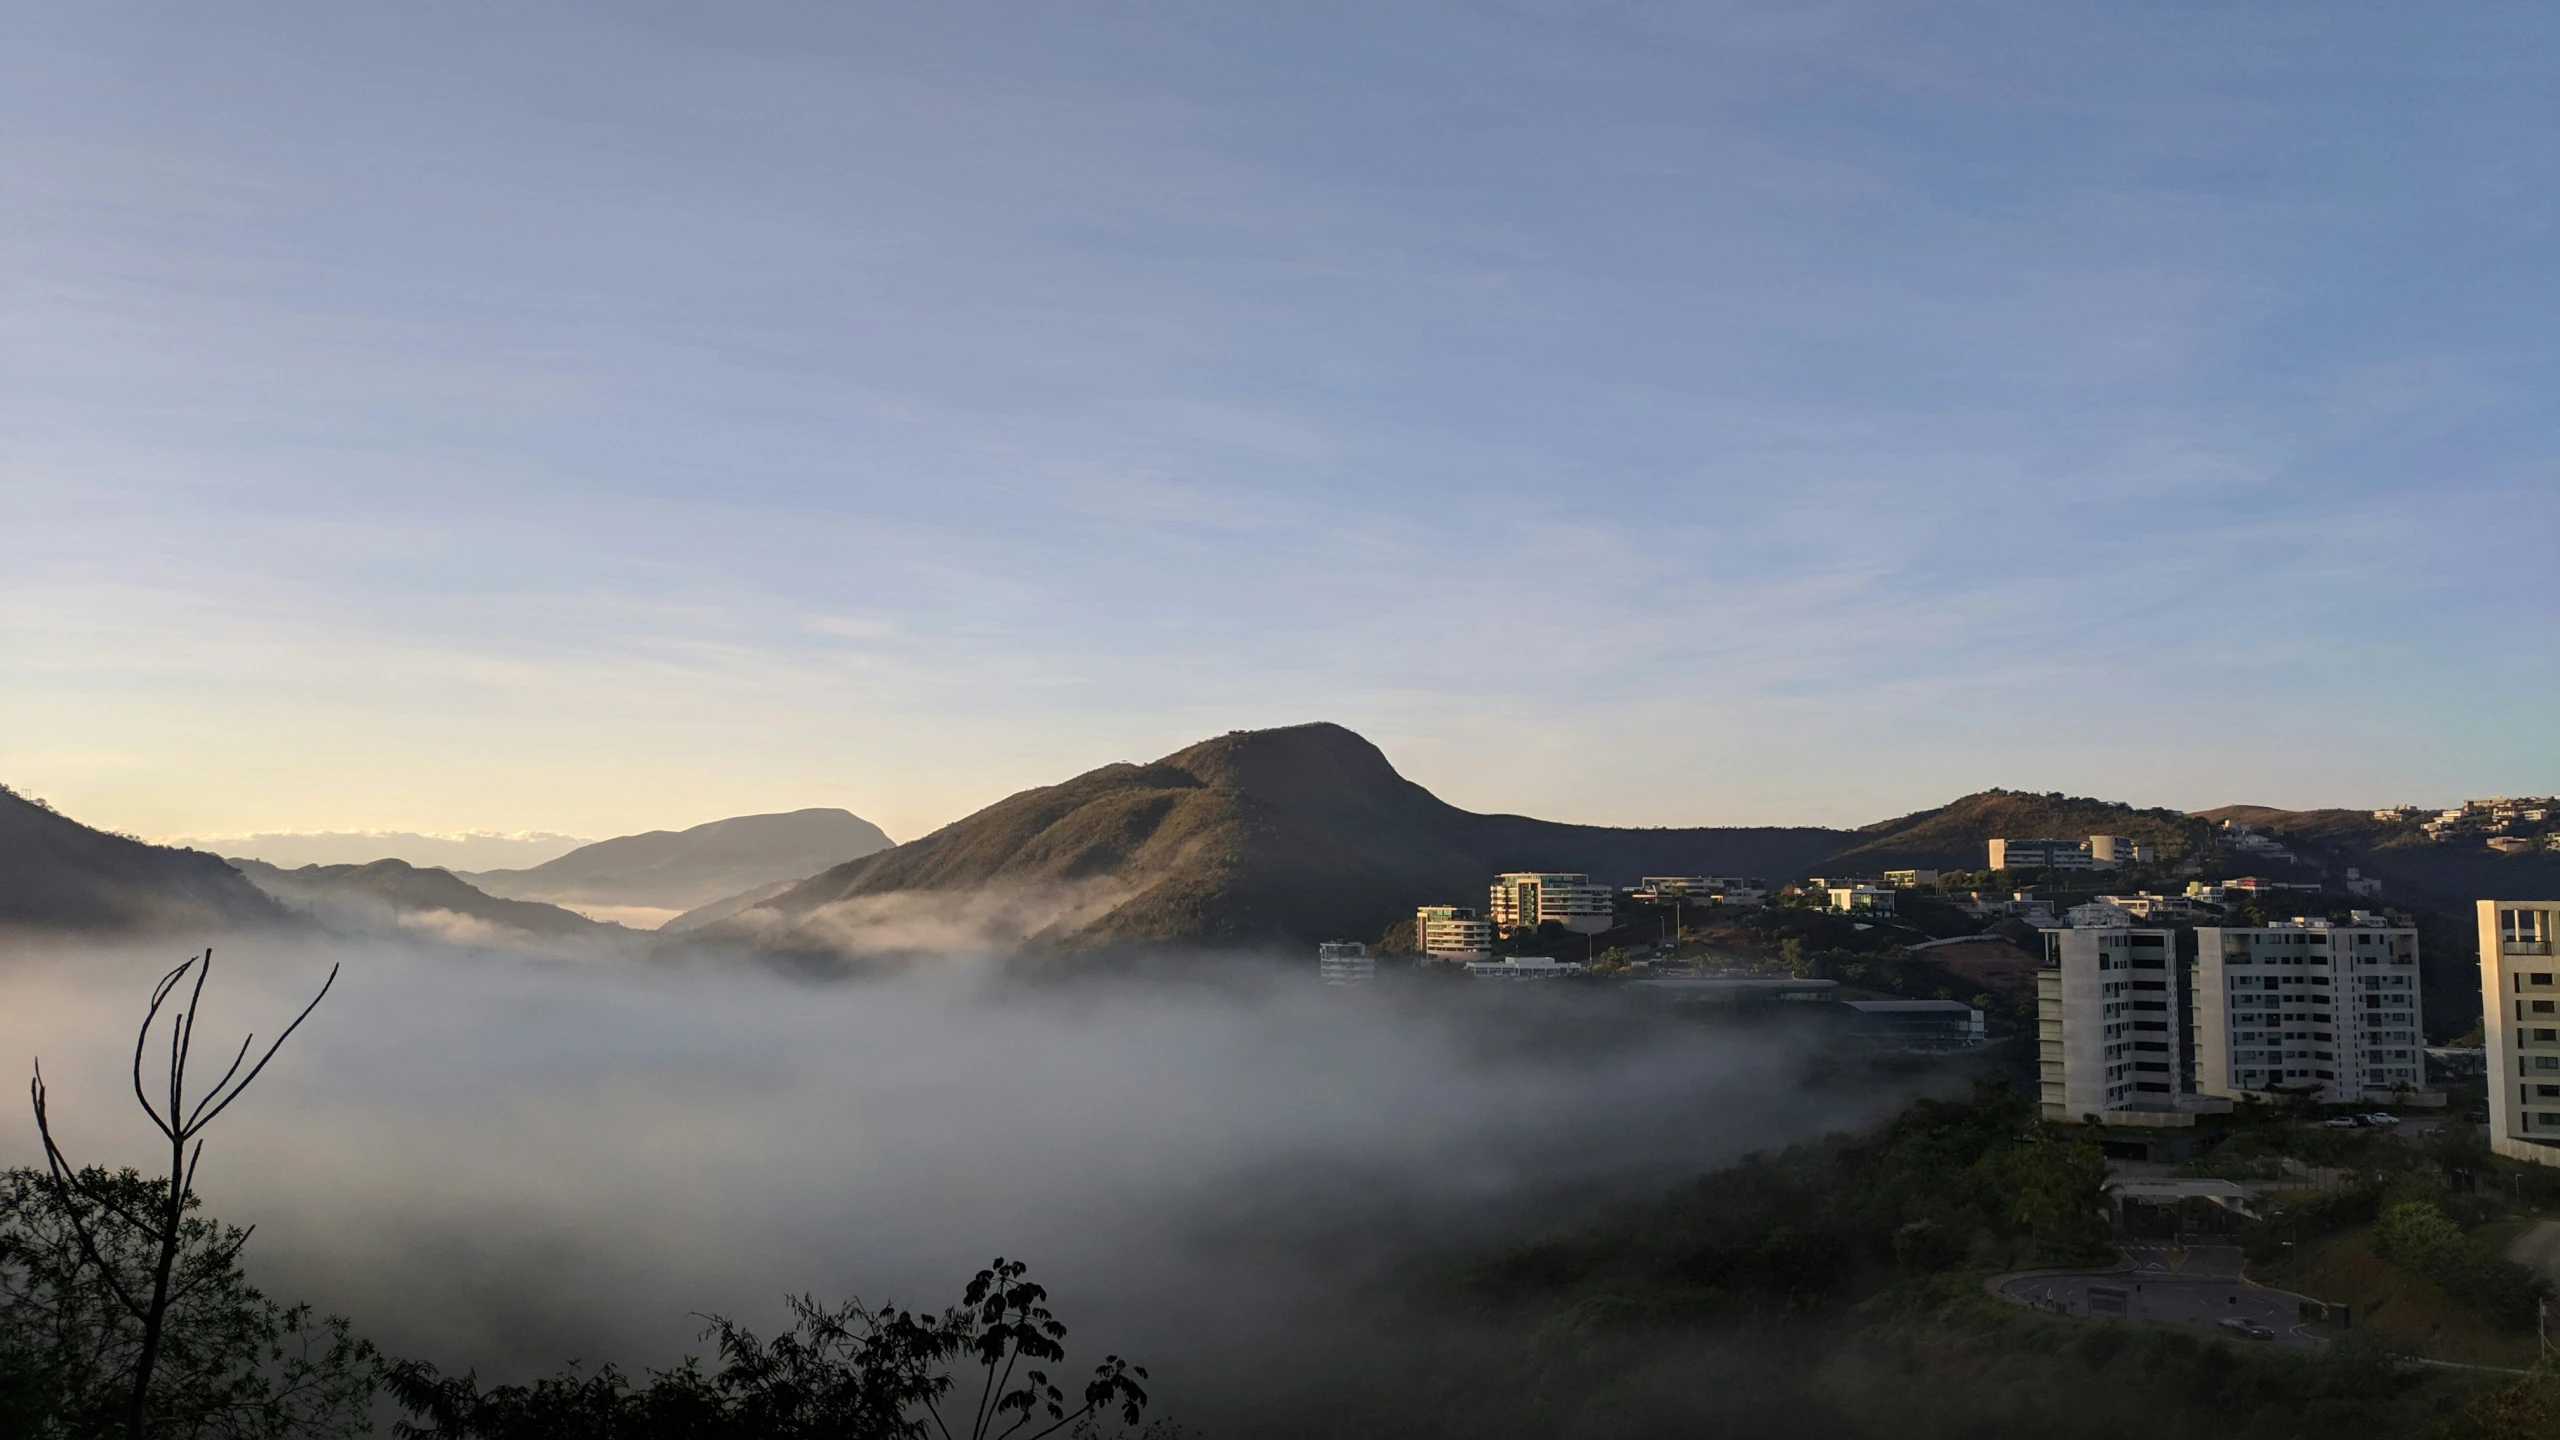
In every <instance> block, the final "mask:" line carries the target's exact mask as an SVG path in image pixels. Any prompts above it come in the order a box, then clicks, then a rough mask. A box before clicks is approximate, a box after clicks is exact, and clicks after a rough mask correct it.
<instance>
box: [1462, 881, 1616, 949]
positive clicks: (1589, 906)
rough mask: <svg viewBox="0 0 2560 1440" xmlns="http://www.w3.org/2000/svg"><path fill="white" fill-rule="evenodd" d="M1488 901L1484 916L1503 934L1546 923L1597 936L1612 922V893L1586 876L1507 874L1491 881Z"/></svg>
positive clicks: (1613, 895)
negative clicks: (1491, 887)
mask: <svg viewBox="0 0 2560 1440" xmlns="http://www.w3.org/2000/svg"><path fill="white" fill-rule="evenodd" d="M1489 898H1490V900H1491V903H1490V904H1488V905H1487V906H1486V907H1485V917H1486V918H1487V919H1489V920H1491V921H1492V922H1493V928H1494V929H1495V930H1496V931H1498V932H1500V933H1502V934H1504V935H1509V934H1512V933H1513V932H1515V931H1519V930H1534V929H1536V928H1537V927H1539V926H1540V925H1545V924H1549V923H1553V924H1557V925H1561V926H1563V927H1564V928H1566V929H1567V930H1571V931H1575V932H1576V933H1579V934H1583V935H1597V934H1599V933H1600V932H1601V931H1603V930H1606V929H1608V928H1609V927H1610V926H1611V925H1612V924H1614V923H1616V921H1615V914H1614V912H1615V909H1616V901H1617V898H1618V897H1617V895H1616V893H1615V892H1613V891H1611V890H1610V888H1609V887H1608V886H1606V885H1594V884H1592V883H1591V877H1590V876H1588V875H1577V874H1565V873H1558V872H1548V871H1536V870H1515V871H1510V872H1508V873H1506V874H1503V875H1501V876H1499V877H1497V878H1496V879H1495V880H1494V882H1493V889H1492V892H1491V895H1490V897H1489Z"/></svg>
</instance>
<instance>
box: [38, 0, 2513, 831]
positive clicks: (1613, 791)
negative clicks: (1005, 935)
mask: <svg viewBox="0 0 2560 1440" xmlns="http://www.w3.org/2000/svg"><path fill="white" fill-rule="evenodd" d="M18 28H19V29H20V31H21V33H22V34H23V35H24V36H25V42H26V43H24V44H23V45H21V46H18V47H15V48H14V50H13V54H12V55H11V57H9V58H8V59H7V60H6V61H0V63H5V64H7V65H8V66H9V67H10V68H9V71H8V73H7V76H6V78H7V79H8V80H9V81H10V82H11V83H10V84H9V85H8V86H7V87H6V88H7V90H8V93H9V94H10V96H11V97H12V98H11V99H10V101H9V102H8V104H7V106H6V108H5V109H0V145H5V147H6V157H7V159H8V160H9V162H10V164H9V167H8V169H9V173H10V175H11V177H12V178H11V180H10V182H9V184H10V186H11V189H12V191H13V192H14V194H13V199H15V200H16V201H18V202H20V203H16V204H13V205H12V206H11V207H10V208H11V210H12V212H13V214H14V215H15V216H17V217H20V218H17V219H14V220H13V221H12V223H11V224H10V225H9V226H7V227H5V233H0V259H5V263H6V265H7V267H8V269H9V271H10V272H11V276H12V280H13V284H12V285H11V286H10V287H9V289H8V290H7V292H6V299H5V300H0V347H5V348H0V362H4V363H5V364H6V367H7V372H6V379H7V381H8V384H7V387H6V392H5V395H6V398H4V399H0V426H4V427H5V430H0V440H5V444H6V450H5V456H6V464H7V485H6V487H5V493H4V494H0V506H5V507H6V510H5V518H6V520H7V522H8V523H7V525H6V526H5V527H0V529H4V530H5V533H0V561H5V562H6V568H5V574H6V577H7V578H6V579H5V580H0V667H6V671H7V673H8V676H9V678H10V680H11V681H12V683H11V684H9V685H7V686H5V687H0V767H5V769H6V773H7V774H8V775H9V776H10V777H13V778H15V779H21V780H25V781H27V782H29V783H30V784H31V786H32V788H35V789H37V790H38V791H40V792H42V793H48V794H50V795H52V796H53V797H54V798H55V799H56V800H57V802H58V803H64V804H66V805H68V806H69V807H71V808H73V810H74V813H87V814H92V815H94V816H96V818H98V819H99V820H101V821H102V822H104V823H110V824H116V825H119V826H122V827H124V828H133V829H140V830H144V831H147V832H151V833H195V834H206V833H241V832H246V831H253V830H301V829H308V830H339V829H371V828H378V827H382V826H397V827H402V828H409V829H416V830H422V831H435V832H453V831H464V830H474V829H518V828H522V829H547V830H557V831H563V832H574V833H580V834H608V833H616V832H620V831H629V830H636V829H644V828H651V827H653V826H657V825H661V824H665V823H670V818H669V817H670V816H671V815H673V816H677V817H684V816H697V817H698V816H704V815H711V814H719V813H733V812H739V811H746V810H756V809H777V808H790V807H793V806H797V805H804V804H820V803H826V804H844V805H847V806H848V807H849V808H852V809H854V810H856V811H857V812H858V813H862V814H864V815H866V816H868V817H869V818H872V819H874V820H875V821H878V822H879V823H882V824H884V825H887V826H888V827H889V828H891V829H892V830H893V831H895V832H897V833H903V834H914V833H922V832H923V831H925V830H929V829H931V828H932V827H933V826H934V825H936V824H939V823H941V822H943V821H946V820H948V819H950V818H952V817H953V816H954V815H956V814H958V813H961V812H963V811H965V810H966V809H968V808H970V807H971V806H973V805H975V804H980V803H984V802H985V801H987V800H990V799H993V798H995V797H997V796H999V795H1001V794H1003V793H1006V792H1007V791H1009V790H1012V789H1016V788H1020V787H1021V786H1023V785H1028V784H1036V783H1042V782H1045V781H1049V780H1054V779H1056V778H1058V777H1059V776H1060V775H1061V774H1063V773H1067V772H1070V771H1072V770H1074V769H1078V768H1082V767H1084V766H1088V765H1091V764H1096V763H1101V762H1103V761H1106V760H1112V759H1125V758H1144V757H1146V756H1149V755H1153V754H1157V753H1162V752H1163V751H1166V750H1170V749H1172V748H1174V747H1175V746H1177V745H1179V744H1181V743H1183V742H1185V741H1187V740H1189V739H1192V738H1196V737H1197V736H1198V735H1199V734H1202V733H1208V732H1214V731H1217V730H1223V729H1227V728H1233V727H1235V726H1239V725H1251V724H1263V723H1276V722H1283V721H1294V720H1302V719H1309V718H1318V717H1323V718H1333V719H1339V720H1342V721H1344V722H1345V723H1349V724H1352V725H1354V726H1355V727H1357V728H1359V729H1361V730H1363V731H1364V732H1365V733H1368V734H1370V735H1372V736H1373V738H1376V739H1378V740H1380V741H1381V743H1383V744H1385V745H1386V746H1387V748H1388V750H1389V752H1390V754H1391V755H1392V756H1394V757H1395V758H1397V759H1398V760H1399V762H1400V763H1403V764H1405V765H1406V767H1407V768H1408V770H1409V771H1411V773H1413V774H1414V775H1415V777H1416V778H1418V779H1421V780H1423V781H1424V782H1425V783H1427V784H1431V785H1432V786H1433V787H1434V788H1436V789H1439V790H1441V791H1442V792H1443V793H1444V794H1447V795H1449V796H1450V797H1451V798H1453V799H1455V800H1458V801H1459V802H1461V803H1465V804H1470V805H1474V806H1477V807H1479V808H1489V809H1490V808H1499V809H1507V810H1525V811H1530V812H1533V813H1545V814H1552V815H1556V816H1559V817H1562V818H1572V819H1583V820H1597V821H1618V822H1625V823H1673V822H1681V821H1692V822H1694V821H1700V820H1707V821H1784V820H1798V819H1813V818H1827V819H1870V818H1874V817H1876V816H1878V815H1883V814H1890V813H1896V812H1899V811H1902V810H1907V809H1910V808H1915V807H1916V806H1919V805H1922V804H1926V803H1930V802H1932V801H1935V800H1939V799H1943V798H1945V797H1946V796H1947V795H1949V794H1952V793H1956V792H1958V791H1960V790H1962V789H1966V788H1971V787H1973V786H1975V785H1978V784H1991V783H2006V784H2018V785H2032V786H2035V787H2036V788H2068V789H2073V790H2078V791H2095V792H2099V793H2107V794H2115V795H2122V796H2124V797H2125V798H2130V799H2134V800H2138V801H2143V802H2146V803H2171V804H2193V805H2203V804H2210V803H2219V802H2223V801H2227V800H2230V799H2234V798H2249V799H2254V800H2261V801H2270V802H2277V803H2302V804H2311V803H2332V802H2334V803H2364V802H2366V801H2375V802H2379V801H2383V800H2392V799H2399V798H2445V797H2447V796H2450V795H2453V794H2455V793H2457V792H2461V791H2467V790H2499V789H2504V790H2532V789H2548V788H2554V787H2555V786H2560V773H2555V772H2554V770H2553V766H2554V765H2555V764H2560V757H2555V756H2554V755H2553V753H2552V751H2551V747H2550V746H2549V745H2548V743H2547V739H2546V738H2545V737H2543V736H2541V735H2539V734H2538V733H2537V732H2536V729H2535V727H2534V725H2533V724H2532V723H2530V720H2529V718H2528V717H2530V715H2532V714H2533V713H2534V712H2535V711H2536V709H2537V708H2540V709H2545V710H2547V705H2539V704H2538V701H2547V700H2548V699H2549V698H2551V697H2550V694H2549V686H2550V682H2549V681H2548V680H2547V679H2536V678H2531V677H2527V678H2526V679H2525V680H2524V681H2523V682H2522V683H2523V685H2524V686H2525V688H2526V690H2528V691H2530V692H2531V693H2530V694H2524V695H2518V696H2517V699H2518V701H2519V703H2518V704H2517V705H2516V707H2515V708H2514V710H2513V711H2512V712H2501V711H2497V710H2494V709H2486V710H2484V709H2483V708H2481V707H2478V706H2475V705H2471V704H2469V703H2467V702H2466V701H2464V700H2463V698H2462V696H2463V694H2464V685H2465V681H2466V679H2467V677H2468V676H2470V675H2472V674H2474V673H2476V672H2477V671H2478V670H2479V669H2480V668H2481V667H2483V666H2484V665H2487V664H2490V663H2492V662H2493V657H2495V656H2497V655H2499V654H2503V653H2510V652H2512V651H2513V650H2514V649H2515V648H2516V647H2517V646H2519V645H2526V644H2530V643H2532V642H2533V638H2534V627H2535V625H2536V624H2537V614H2539V615H2540V616H2547V614H2548V607H2547V606H2537V605H2535V604H2533V603H2530V602H2527V603H2525V604H2522V605H2519V604H2518V603H2517V602H2516V598H2515V596H2514V595H2513V594H2512V593H2510V590H2509V587H2505V586H2502V585H2500V584H2499V583H2497V582H2496V579H2495V577H2496V576H2497V575H2498V574H2500V573H2502V572H2503V571H2504V570H2505V569H2506V567H2509V566H2512V565H2517V564H2527V565H2529V564H2530V562H2531V557H2532V555H2533V553H2534V543H2533V537H2534V536H2537V535H2539V536H2543V537H2547V536H2548V535H2549V534H2551V533H2552V532H2553V531H2554V529H2555V528H2560V525H2556V524H2555V522H2560V500H2556V499H2555V498H2554V497H2555V496H2560V485H2554V484H2553V483H2552V481H2553V479H2554V478H2555V477H2554V476H2553V474H2552V465H2551V462H2550V461H2549V460H2548V459H2547V458H2546V457H2547V456H2548V454H2549V453H2550V450H2551V446H2550V443H2549V442H2550V439H2551V434H2550V431H2551V425H2552V421H2551V419H2550V417H2549V415H2548V413H2547V406H2545V405H2543V404H2541V403H2540V402H2539V400H2538V397H2540V396H2543V395H2547V394H2548V393H2550V391H2551V389H2552V385H2551V381H2552V380H2553V379H2554V377H2553V376H2552V374H2551V360H2550V357H2549V352H2548V347H2547V345H2545V344H2543V343H2542V341H2541V340H2540V338H2539V336H2538V334H2537V333H2536V331H2535V327H2534V326H2533V324H2532V323H2531V321H2530V318H2529V317H2531V316H2533V315H2535V314H2537V313H2539V312H2541V311H2544V310H2547V308H2548V302H2549V301H2550V300H2551V299H2552V298H2553V297H2552V288H2553V284H2552V280H2551V277H2550V273H2549V268H2548V266H2547V263H2545V261H2544V260H2543V258H2542V257H2544V256H2546V255H2547V254H2548V248H2549V247H2548V242H2549V240H2550V239H2551V238H2552V235H2551V232H2552V230H2553V228H2554V227H2553V209H2552V206H2551V204H2550V202H2549V201H2548V200H2547V199H2545V198H2543V197H2545V196H2547V195H2548V194H2550V193H2553V187H2552V185H2551V184H2550V182H2551V181H2552V180H2553V179H2554V178H2560V177H2555V175H2554V173H2553V172H2554V171H2555V169H2560V160H2555V156H2554V154H2553V152H2552V150H2551V148H2550V147H2548V146H2543V145H2539V144H2536V143H2532V142H2531V141H2530V140H2529V139H2527V138H2525V137H2532V136H2538V135H2543V134H2548V133H2551V130H2552V123H2551V122H2552V121H2553V120H2555V119H2560V116H2555V115H2554V114H2553V113H2552V112H2553V111H2554V109H2555V108H2560V102H2556V101H2555V100H2554V99H2553V98H2552V96H2551V94H2550V92H2549V90H2548V88H2547V86H2545V85H2543V84H2541V83H2540V80H2539V78H2538V77H2540V76H2543V75H2547V73H2548V65H2547V64H2546V63H2543V62H2548V61H2549V60H2551V59H2553V58H2555V55H2554V52H2555V50H2560V22H2555V21H2554V20H2553V19H2552V18H2551V17H2550V16H2549V15H2548V14H2547V13H2543V12H2536V11H2533V10H2529V9H2525V8H2503V7H2487V8H2484V9H2482V10H2479V11H2474V12H2467V13H2466V14H2464V15H2462V16H2456V17H2447V16H2441V15H2436V16H2415V15H2411V14H2408V13H2405V12H2401V11H2398V10H2395V9H2392V8H2390V7H2382V6H2349V7H2320V8H2319V9H2318V10H2317V11H2316V12H2315V11H2313V10H2310V9H2304V8H2298V7H2297V8H2287V7H2259V8H2253V9H2252V10H2251V11H2250V12H2248V13H2246V14H2235V13H2227V12H2223V11H2218V10H2206V9H2197V8H2189V9H2180V8H2176V7H2169V8H2162V9H2155V10H2149V11H2144V12H2140V13H2133V12H2122V13H2112V14H2105V15H2092V14H2064V13H2059V12H2052V11H2049V10H2045V9H2043V8H2041V7H2015V6H2003V5H1981V6H1970V7H1964V8H1963V10H1962V11H1961V12H1960V13H1955V12H1922V11H1913V10H1908V9H1904V8H1900V7H1894V6H1887V5H1833V6H1818V7H1800V6H1789V7H1749V6H1743V7H1724V8H1720V9H1718V10H1716V11H1714V12H1712V13H1709V12H1697V13H1690V14H1684V15H1680V16H1677V17H1668V18H1666V17H1661V16H1646V15H1641V14H1637V13H1633V12H1629V13H1622V14H1609V13H1600V14H1594V13H1588V12H1580V11H1572V12H1568V11H1561V10H1552V9H1549V8H1546V7H1538V6H1517V7H1503V8H1498V9H1495V10H1490V11H1484V10H1468V11H1465V12H1460V11H1458V10H1456V9H1454V8H1420V9H1404V10H1399V11H1397V12H1395V13H1394V14H1392V15H1379V14H1374V13H1371V12H1369V11H1366V10H1361V9H1357V8H1324V7H1318V8H1314V9H1302V10H1298V11H1293V12H1290V13H1289V14H1288V15H1287V16H1285V17H1282V16H1279V15H1276V14H1272V13H1261V12H1254V11H1250V10H1247V9H1242V8H1233V9H1227V8H1219V7H1196V8H1194V9H1191V10H1187V11H1185V12H1183V13H1181V14H1179V15H1165V14H1148V15H1140V14H1137V13H1135V12H1128V13H1120V12H1104V13H1099V14H1090V15H1081V16H1078V17H1076V18H1075V20H1074V22H1073V23H1072V24H1070V23H1068V22H1067V20H1066V18H1065V17H1063V16H1060V15H1054V14H1050V13H1047V12H1041V11H1036V10H1028V9H1026V10H1021V11H1016V12H1012V13H1009V14H1007V15H1004V16H1002V17H997V18H994V19H989V18H987V17H977V18H973V19H967V20H965V21H964V19H963V18H962V17H958V16H945V15H935V14H927V13H918V12H907V11H900V10H894V9H887V8H862V7H851V8H843V7H794V6H778V7H769V8H766V9H762V10H759V11H757V12H756V13H755V14H753V15H752V16H744V15H733V14H722V15H718V16H713V15H709V14H707V13H700V12H681V11H674V10H663V9H652V8H650V7H637V8H632V9H618V10H614V11H610V12H607V11H601V10H598V11H589V10H579V9H562V10H554V11H546V12H544V13H542V14H539V15H534V14H525V13H520V12H514V11H500V10H486V11H473V10H471V9H469V8H467V7H466V8H463V9H448V10H440V11H436V12H415V13H406V14H394V15H367V16H355V15H336V16H329V17H321V18H314V17H311V16H298V17H294V18H292V19H291V20H290V21H288V20H287V18H286V17H284V16H283V15H282V14H281V13H280V12H278V13H271V14H266V15H258V14H254V13H253V14H249V15H245V16H244V15H227V16H226V17H224V18H223V19H222V20H220V21H218V22H217V21H215V20H213V19H211V18H209V17H208V18H186V17H174V18H173V17H168V16H154V15H146V14H144V13H143V12H142V11H140V10H138V9H119V8H117V7H112V6H108V7H89V8H84V9H83V10H82V11H79V12H60V13H54V14H47V15H31V16H28V17H26V21H25V23H24V24H23V25H22V26H20V27H18ZM2350 673H2352V674H2355V675H2358V676H2376V675H2379V676H2386V677H2389V683H2390V684H2391V685H2393V686H2394V687H2396V690H2397V692H2398V693H2397V694H2396V695H2395V696H2394V698H2393V699H2392V700H2391V702H2390V703H2389V704H2387V705H2361V706H2353V707H2348V706H2341V707H2328V708H2314V709H2308V710H2303V709H2297V710H2295V711H2294V712H2293V713H2292V714H2291V717H2290V720H2289V726H2288V729H2287V732H2286V740H2285V744H2284V745H2283V746H2282V747H2281V753H2280V754H2271V753H2270V751H2269V750H2268V748H2267V747H2264V746H2262V745H2259V744H2257V743H2255V740H2256V737H2257V732H2256V730H2255V729H2254V728H2253V727H2252V726H2251V725H2249V724H2246V723H2239V722H2236V721H2234V720H2233V719H2232V711H2231V707H2230V706H2229V704H2228V703H2227V697H2230V696H2232V695H2234V694H2248V693H2255V692H2261V691H2264V692H2270V693H2273V692H2277V691H2281V690H2284V689H2286V688H2288V687H2301V686H2306V685H2317V684H2322V683H2331V682H2334V680H2335V678H2336V677H2338V676H2340V675H2343V674H2350ZM2534 687H2540V688H2539V689H2535V688H2534ZM2098 709H2104V710H2107V711H2109V712H2111V713H2118V714H2124V715H2127V716H2128V719H2127V720H2125V721H2124V722H2121V723H2110V724H2106V725H2091V724H2088V723H2086V722H2085V718H2084V717H2086V716H2087V715H2089V714H2090V713H2092V711H2093V710H2098ZM1844 754H1855V755H1859V756H1862V757H1867V758H1868V759H1869V760H1871V761H1872V762H1873V763H1871V764H1866V765H1860V766H1842V765H1840V764H1838V763H1836V761H1837V757H1839V756H1841V755H1844ZM634 774H643V775H646V776H647V777H648V781H647V783H646V784H642V785H634V784H633V783H631V777H632V776H633V775H634Z"/></svg>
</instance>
